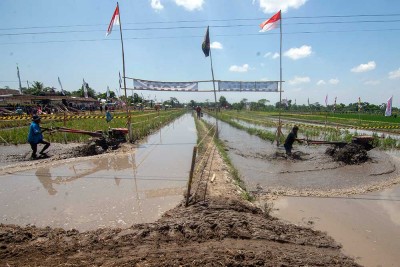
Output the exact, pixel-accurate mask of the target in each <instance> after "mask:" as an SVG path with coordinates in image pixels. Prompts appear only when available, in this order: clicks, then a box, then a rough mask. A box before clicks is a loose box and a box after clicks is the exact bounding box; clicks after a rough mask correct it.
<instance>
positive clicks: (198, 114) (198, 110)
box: [196, 106, 201, 119]
mask: <svg viewBox="0 0 400 267" xmlns="http://www.w3.org/2000/svg"><path fill="white" fill-rule="evenodd" d="M196 112H197V118H198V119H200V117H201V107H200V106H197V107H196Z"/></svg>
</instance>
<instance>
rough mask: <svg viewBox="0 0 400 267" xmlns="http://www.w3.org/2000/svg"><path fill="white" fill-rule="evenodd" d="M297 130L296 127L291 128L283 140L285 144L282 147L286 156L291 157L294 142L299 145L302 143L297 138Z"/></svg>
mask: <svg viewBox="0 0 400 267" xmlns="http://www.w3.org/2000/svg"><path fill="white" fill-rule="evenodd" d="M298 130H299V127H297V126H296V125H295V126H294V127H293V129H292V131H291V132H290V133H289V134H288V136H287V137H286V140H285V144H284V145H283V146H284V147H285V150H286V155H288V156H291V155H292V148H293V143H294V141H297V142H299V143H302V142H303V141H302V140H301V139H298V138H297V131H298Z"/></svg>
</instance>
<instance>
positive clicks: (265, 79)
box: [260, 77, 269, 82]
mask: <svg viewBox="0 0 400 267" xmlns="http://www.w3.org/2000/svg"><path fill="white" fill-rule="evenodd" d="M260 81H263V82H268V81H269V79H268V78H265V77H264V78H261V79H260Z"/></svg>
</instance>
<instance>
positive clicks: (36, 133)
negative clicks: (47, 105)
mask: <svg viewBox="0 0 400 267" xmlns="http://www.w3.org/2000/svg"><path fill="white" fill-rule="evenodd" d="M39 124H40V117H39V116H38V115H33V117H32V123H31V125H30V126H29V134H28V142H29V144H30V145H31V148H32V157H31V158H32V159H36V157H37V156H36V152H37V145H38V144H44V147H43V149H42V150H41V151H40V152H39V154H40V155H43V156H46V153H45V152H44V151H45V150H46V149H48V148H49V146H50V143H49V142H47V141H44V140H43V134H42V133H43V132H44V131H47V130H48V129H43V130H42V129H41V128H40V125H39Z"/></svg>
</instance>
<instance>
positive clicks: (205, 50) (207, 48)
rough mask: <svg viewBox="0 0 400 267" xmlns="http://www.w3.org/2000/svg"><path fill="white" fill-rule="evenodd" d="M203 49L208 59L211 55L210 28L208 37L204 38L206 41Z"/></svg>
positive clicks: (202, 46)
mask: <svg viewBox="0 0 400 267" xmlns="http://www.w3.org/2000/svg"><path fill="white" fill-rule="evenodd" d="M201 49H203V53H204V55H205V56H206V57H208V56H209V55H210V34H209V33H208V26H207V32H206V36H204V41H203V44H202V45H201Z"/></svg>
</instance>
